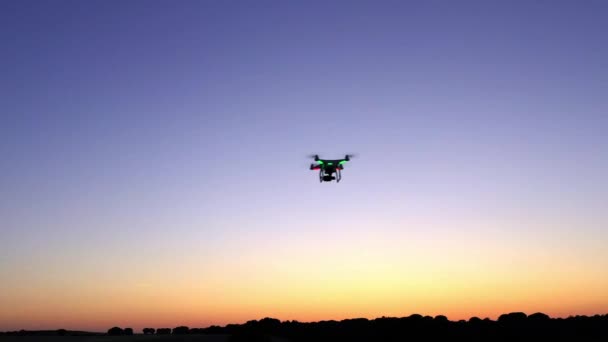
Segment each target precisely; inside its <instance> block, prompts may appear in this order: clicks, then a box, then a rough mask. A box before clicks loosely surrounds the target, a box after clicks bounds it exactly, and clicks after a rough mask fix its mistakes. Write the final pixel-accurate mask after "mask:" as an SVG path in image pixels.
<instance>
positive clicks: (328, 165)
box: [310, 154, 353, 183]
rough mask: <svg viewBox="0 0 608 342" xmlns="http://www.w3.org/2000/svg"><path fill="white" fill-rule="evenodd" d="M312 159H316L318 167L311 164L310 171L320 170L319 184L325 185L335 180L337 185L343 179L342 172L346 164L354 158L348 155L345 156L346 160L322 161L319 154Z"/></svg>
mask: <svg viewBox="0 0 608 342" xmlns="http://www.w3.org/2000/svg"><path fill="white" fill-rule="evenodd" d="M310 157H311V158H314V160H315V161H316V162H317V164H316V165H315V164H311V165H310V169H311V170H319V182H321V183H323V182H331V181H332V180H335V181H336V183H338V182H340V180H341V179H342V170H344V164H346V162H348V161H350V158H352V157H353V155H352V154H347V155H345V156H344V159H321V158H319V155H317V154H315V155H313V156H310ZM334 174H335V176H334Z"/></svg>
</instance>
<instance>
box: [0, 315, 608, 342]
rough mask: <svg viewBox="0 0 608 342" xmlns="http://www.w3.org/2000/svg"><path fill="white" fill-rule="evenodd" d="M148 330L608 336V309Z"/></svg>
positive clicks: (357, 337) (345, 337)
mask: <svg viewBox="0 0 608 342" xmlns="http://www.w3.org/2000/svg"><path fill="white" fill-rule="evenodd" d="M142 332H143V334H146V335H153V334H156V335H170V334H171V335H186V334H226V335H230V336H231V342H239V341H253V342H255V341H259V342H261V341H264V342H265V341H270V339H271V337H273V336H275V337H283V338H285V339H287V340H289V341H293V342H303V341H320V342H325V341H328V342H329V341H332V342H339V341H354V342H359V341H361V342H363V341H366V342H367V341H406V340H416V339H418V340H419V339H424V340H429V339H430V340H436V339H439V340H442V339H448V338H449V339H454V338H456V339H466V340H469V341H503V340H504V341H515V340H547V339H551V340H560V341H564V340H566V341H608V314H606V315H595V316H571V317H568V318H550V317H549V316H547V315H546V314H543V313H535V314H531V315H529V316H528V315H526V314H525V313H523V312H513V313H508V314H503V315H501V316H500V317H499V318H498V319H497V320H496V321H493V320H491V319H489V318H485V319H481V318H478V317H472V318H470V319H469V320H468V321H465V320H460V321H450V320H448V318H447V317H445V316H442V315H439V316H435V317H431V316H422V315H419V314H414V315H410V316H407V317H381V318H376V319H372V320H369V319H366V318H354V319H345V320H342V321H333V320H332V321H320V322H312V323H301V322H298V321H284V322H281V321H280V320H278V319H276V318H269V317H266V318H263V319H261V320H259V321H258V320H252V321H248V322H246V323H244V324H228V325H226V326H224V327H220V326H210V327H207V328H189V327H187V326H178V327H175V328H173V329H171V328H157V329H155V328H144V329H143V330H142ZM78 334H96V333H86V332H72V331H66V330H64V329H60V330H52V331H25V330H21V331H13V332H4V333H0V335H78ZM132 334H133V329H131V328H124V329H122V328H120V327H112V328H110V329H109V330H108V332H107V335H132Z"/></svg>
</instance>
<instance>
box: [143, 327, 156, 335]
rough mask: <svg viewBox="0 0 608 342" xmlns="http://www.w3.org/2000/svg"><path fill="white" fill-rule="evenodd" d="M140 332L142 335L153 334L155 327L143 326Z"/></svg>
mask: <svg viewBox="0 0 608 342" xmlns="http://www.w3.org/2000/svg"><path fill="white" fill-rule="evenodd" d="M142 332H143V333H144V335H154V333H155V332H156V329H154V328H143V330H142Z"/></svg>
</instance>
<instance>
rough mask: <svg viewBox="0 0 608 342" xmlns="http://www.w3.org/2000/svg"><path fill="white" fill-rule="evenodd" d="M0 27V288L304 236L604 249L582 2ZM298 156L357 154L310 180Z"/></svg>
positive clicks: (199, 12) (597, 54) (588, 25)
mask: <svg viewBox="0 0 608 342" xmlns="http://www.w3.org/2000/svg"><path fill="white" fill-rule="evenodd" d="M0 13H1V14H0V19H1V20H0V22H1V23H0V38H1V40H2V42H3V44H2V47H1V48H0V51H1V57H0V60H1V62H0V74H1V75H2V77H1V78H0V92H1V93H2V99H1V101H0V104H1V106H2V107H1V108H2V111H1V113H2V114H1V122H2V124H1V125H0V152H1V153H2V165H3V167H2V169H3V172H2V176H1V177H0V189H2V194H1V195H0V216H1V217H2V223H1V224H2V233H1V237H2V239H0V247H1V248H0V249H1V250H2V251H3V252H2V253H3V257H2V261H1V262H0V275H4V276H6V275H8V274H16V275H17V278H19V279H26V278H27V276H28V275H29V274H30V273H31V274H35V273H36V272H38V271H39V270H41V269H48V267H49V263H51V264H53V265H55V266H56V267H58V269H61V270H64V271H65V270H68V269H71V270H74V269H76V270H78V269H80V268H82V269H84V268H90V267H96V266H94V265H97V266H99V265H106V266H107V267H110V266H109V265H112V262H115V261H116V260H114V259H113V258H114V257H116V258H118V259H120V260H124V265H125V272H128V271H127V270H128V269H133V268H136V267H137V266H135V265H139V264H138V263H141V260H140V259H138V258H137V257H135V256H133V255H132V254H130V252H129V251H131V250H132V249H134V248H135V249H136V250H139V251H140V252H141V253H142V255H144V256H150V258H152V257H151V256H152V255H155V257H154V258H152V259H146V258H145V257H144V256H142V258H143V259H146V260H154V261H148V262H149V263H150V264H149V265H148V266H149V267H150V268H153V267H154V266H153V265H154V264H155V263H158V262H159V260H164V261H166V262H167V263H168V264H171V262H170V261H167V260H173V259H171V258H172V257H175V255H181V256H182V257H183V258H185V259H188V258H190V259H197V258H203V256H202V255H205V257H206V258H207V259H206V260H207V262H208V263H210V264H214V263H215V262H216V261H217V260H226V259H231V258H237V256H238V253H239V252H243V251H244V250H243V248H244V247H243V246H245V245H248V246H249V247H247V248H249V249H245V250H247V251H248V252H247V253H249V254H247V255H248V256H249V258H252V259H251V260H256V259H255V258H256V255H258V254H256V253H258V252H260V251H259V250H258V249H257V248H260V249H267V248H270V249H272V248H273V246H277V245H279V244H287V245H291V244H294V245H298V244H304V245H311V246H314V245H315V244H316V243H317V241H318V240H319V239H323V237H324V236H329V237H331V238H330V241H332V242H333V243H340V242H341V241H342V242H344V243H349V241H350V242H353V241H354V240H356V239H357V237H360V236H368V235H369V234H372V235H374V236H380V237H381V238H383V239H387V241H388V240H390V239H393V238H395V237H396V236H397V238H396V239H403V241H408V243H414V242H412V241H416V239H421V240H424V241H427V240H429V239H433V237H436V236H441V237H442V238H444V239H446V240H450V239H457V238H458V237H459V236H462V234H465V235H466V234H470V236H473V237H475V236H476V237H478V238H479V239H481V242H479V241H477V242H475V241H476V240H475V241H473V240H474V239H473V240H471V241H470V242H469V243H470V245H466V246H468V247H469V248H475V247H474V246H476V244H477V243H481V244H488V243H489V242H488V241H490V242H491V243H500V242H502V243H504V245H503V246H505V247H508V246H511V247H513V248H512V249H511V250H512V251H513V253H515V252H516V251H521V250H522V248H523V250H524V251H530V250H539V249H540V250H543V248H544V247H546V246H545V245H544V243H546V242H547V241H553V240H552V239H555V241H558V242H555V243H556V245H555V246H562V247H559V248H566V250H563V249H562V250H561V252H560V249H559V248H558V247H556V248H557V249H550V250H548V252H547V253H549V254H551V253H558V254H559V253H562V252H564V253H566V252H567V251H571V252H572V254H573V255H576V254H577V253H578V252H580V251H583V250H587V251H589V250H594V251H595V250H596V249H597V250H599V246H600V245H601V244H604V245H605V243H608V234H607V233H606V231H605V229H604V228H605V227H606V223H607V222H608V220H607V218H608V217H607V216H606V212H607V211H606V203H608V185H607V182H606V179H605V175H606V171H608V158H607V157H606V150H607V148H608V135H607V134H606V129H607V128H608V115H606V113H608V105H607V96H606V89H608V64H607V62H606V61H608V41H607V40H608V38H606V34H605V32H608V20H607V19H608V6H607V5H606V3H605V2H602V1H582V2H579V1H533V2H531V1H502V2H501V1H462V2H447V1H408V2H402V1H380V2H377V1H329V2H322V1H306V2H299V3H298V2H280V1H256V2H238V1H236V2H225V1H179V2H174V1H147V2H144V1H128V2H120V1H105V2H101V1H98V2H80V1H55V2H36V1H13V2H9V1H6V2H3V3H2V4H1V5H0ZM311 153H318V154H320V155H321V156H322V157H327V158H332V157H341V156H343V155H344V154H345V153H358V154H359V156H358V158H356V159H353V161H352V162H351V163H349V164H347V166H346V170H344V173H343V180H342V182H341V183H340V184H335V183H332V184H325V183H324V184H320V183H319V182H318V178H317V175H316V174H315V173H314V172H312V171H310V170H308V166H309V164H310V160H309V159H307V158H306V156H307V155H309V154H311ZM484 227H485V228H484ZM358 234H361V235H358ZM488 234H490V235H491V236H488ZM492 234H495V235H492ZM389 237H390V238H389ZM239 241H240V242H239ZM559 241H561V242H559ZM564 241H570V242H572V245H570V246H571V248H572V249H571V250H570V249H568V248H570V247H564V246H567V245H561V244H560V243H564ZM354 242H356V243H362V240H356V241H354ZM142 246H143V247H142ZM251 246H254V247H251ZM255 246H258V247H255ZM555 246H553V247H555ZM589 246H596V247H593V248H596V249H593V248H591V247H589ZM155 247H157V249H154V248H155ZM158 248H160V249H161V250H163V251H165V252H159V249H158ZM163 248H166V249H163ZM370 248H371V247H370ZM374 248H376V247H374ZM193 250H196V253H202V254H192V253H194V252H192V251H193ZM158 253H160V254H158ZM163 253H164V254H163ZM175 253H177V254H175ZM180 253H181V254H180ZM243 253H244V252H243ZM598 253H600V252H598ZM602 253H603V254H599V256H598V254H594V255H595V256H596V257H597V258H599V260H596V261H595V262H596V263H597V264H594V263H592V266H594V267H595V268H594V269H595V272H596V273H594V274H596V275H597V274H601V272H602V271H600V269H601V267H603V266H604V265H605V262H604V261H601V260H608V255H606V254H605V253H606V252H605V251H604V252H602ZM443 257H445V258H449V255H443ZM121 258H122V259H121ZM118 259H117V260H118ZM190 259H189V260H190ZM33 260H36V261H33ZM197 260H198V259H197ZM234 260H235V262H236V260H237V259H234ZM65 262H67V264H65ZM78 262H80V264H72V263H78ZM175 262H177V261H175ZM62 263H64V264H62ZM203 264H204V265H206V264H205V263H203ZM24 265H30V267H29V268H28V267H24ZM57 265H65V266H57ZM197 265H198V264H197ZM62 267H64V268H62ZM79 267H80V268H79ZM128 267H130V268H128ZM28 272H30V273H28ZM74 272H78V271H74ZM598 272H599V273H598ZM603 272H604V274H605V272H606V271H605V270H604V271H603ZM606 278H608V277H606ZM589 279H595V278H589ZM602 279H605V278H602ZM16 283H18V281H16ZM15 291H16V290H15ZM0 328H1V327H0Z"/></svg>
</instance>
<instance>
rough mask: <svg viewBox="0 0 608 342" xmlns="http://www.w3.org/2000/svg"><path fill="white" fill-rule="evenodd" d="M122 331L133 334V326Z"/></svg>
mask: <svg viewBox="0 0 608 342" xmlns="http://www.w3.org/2000/svg"><path fill="white" fill-rule="evenodd" d="M124 333H125V335H133V328H125V330H124Z"/></svg>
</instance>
